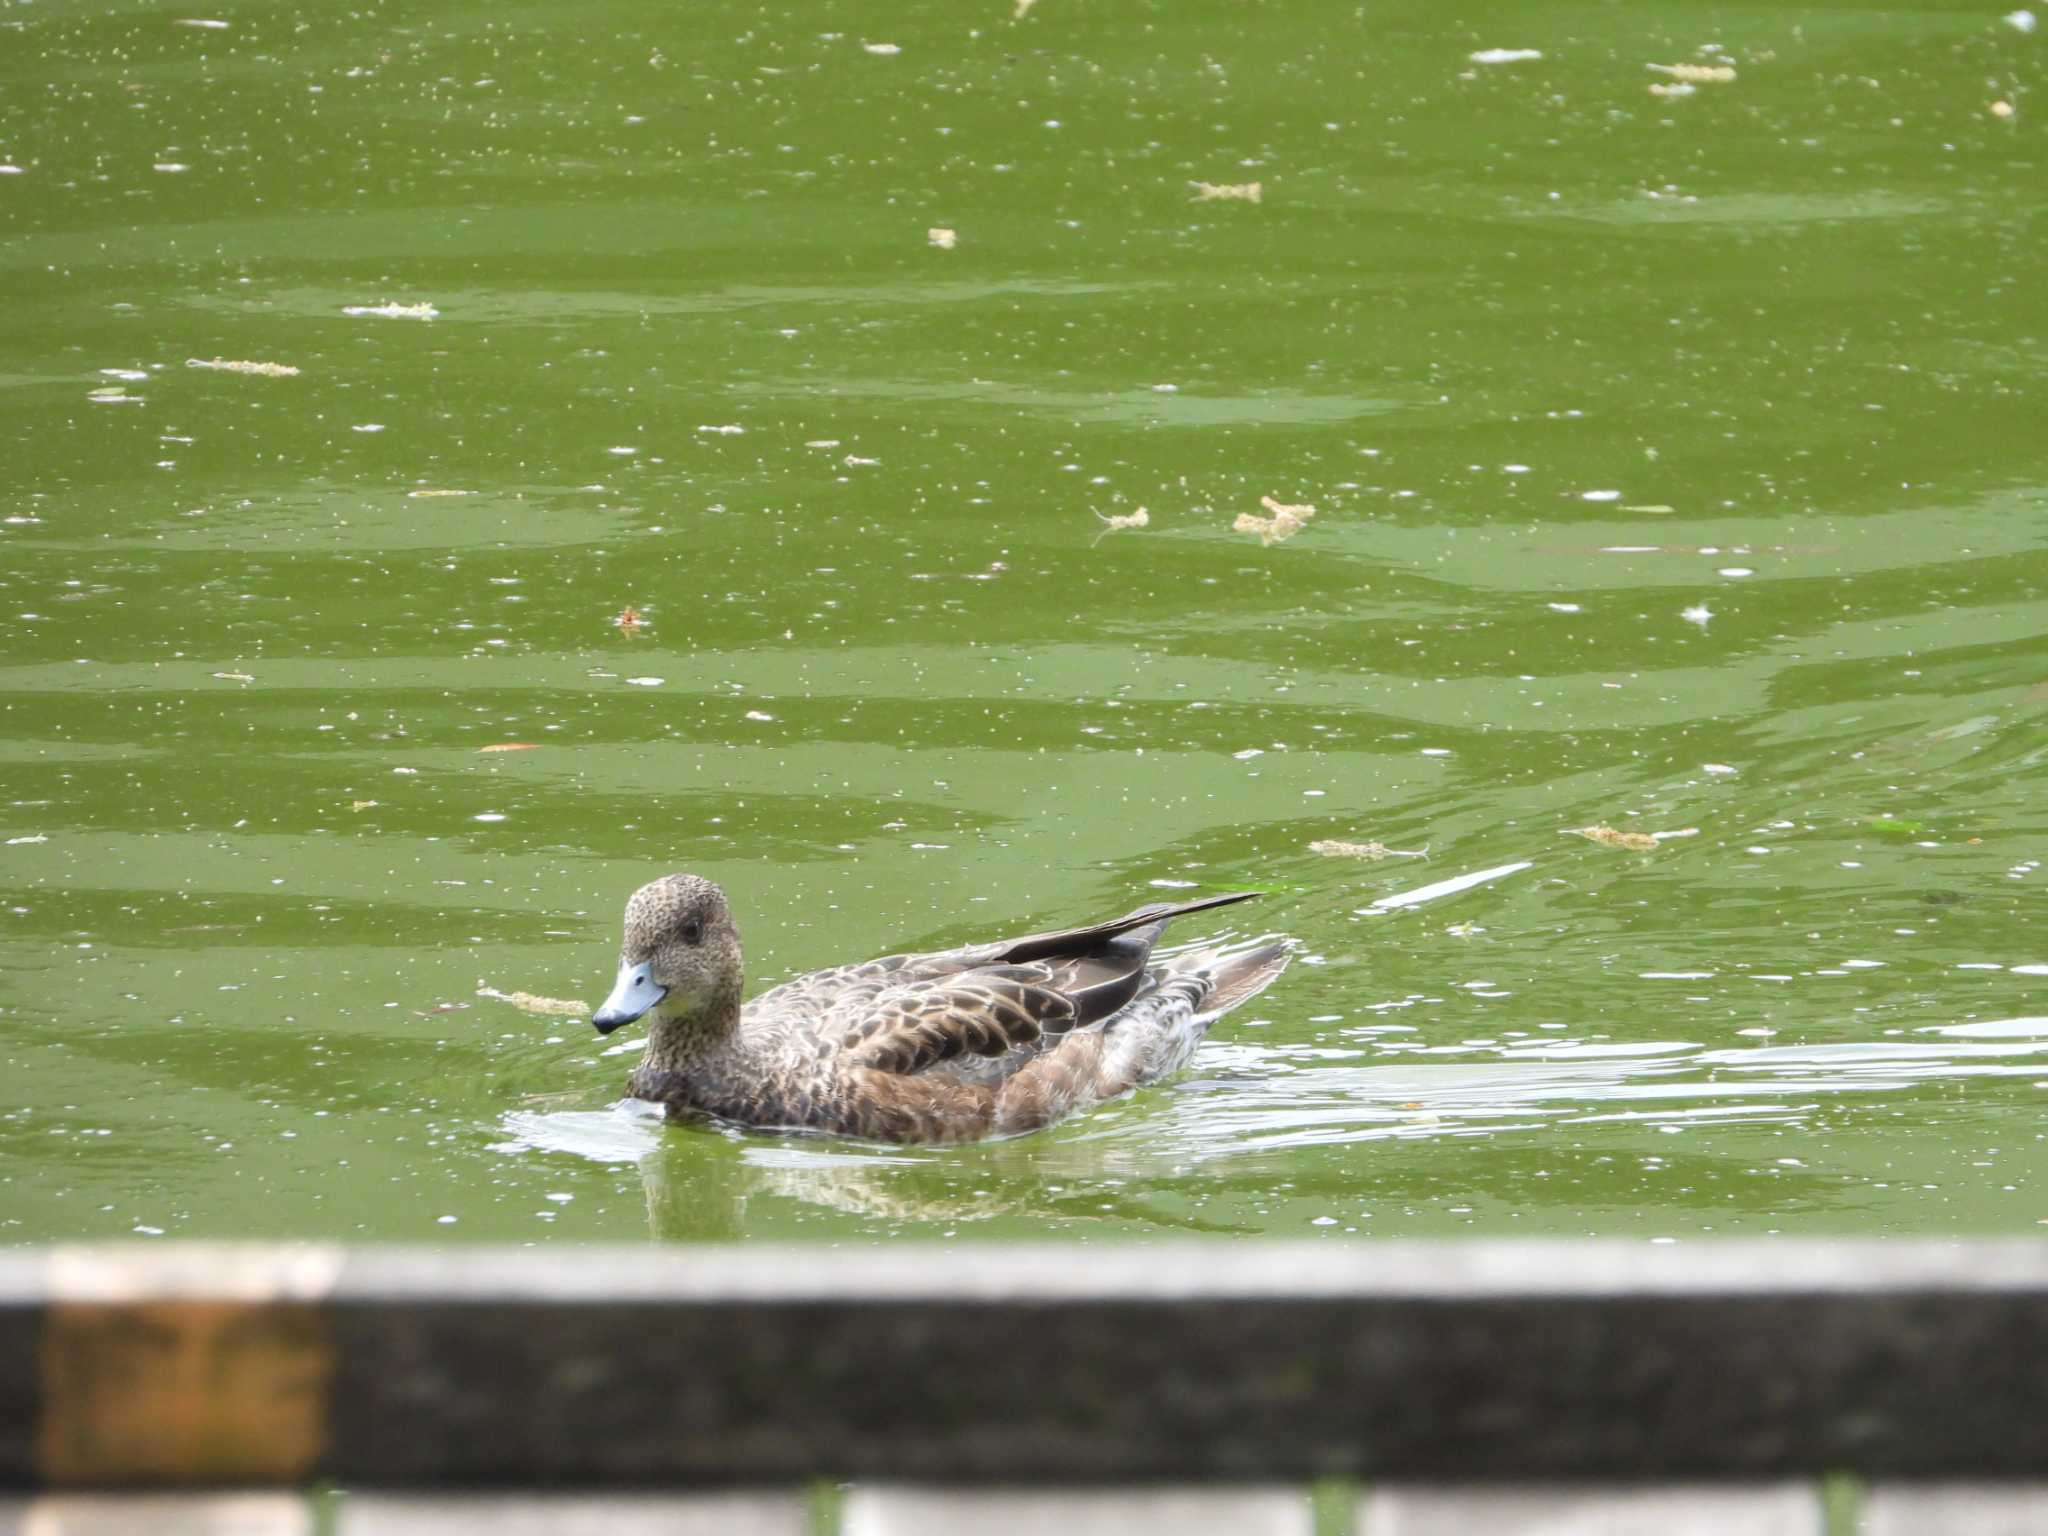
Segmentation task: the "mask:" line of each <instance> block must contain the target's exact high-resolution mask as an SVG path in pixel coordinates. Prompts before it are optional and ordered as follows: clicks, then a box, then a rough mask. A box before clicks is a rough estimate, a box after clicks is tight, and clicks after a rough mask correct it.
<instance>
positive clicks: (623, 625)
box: [612, 608, 646, 636]
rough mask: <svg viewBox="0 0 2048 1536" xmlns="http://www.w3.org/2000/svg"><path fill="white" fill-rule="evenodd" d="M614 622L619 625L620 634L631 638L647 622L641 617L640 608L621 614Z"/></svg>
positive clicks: (629, 609) (630, 609)
mask: <svg viewBox="0 0 2048 1536" xmlns="http://www.w3.org/2000/svg"><path fill="white" fill-rule="evenodd" d="M612 622H613V623H614V624H616V625H618V627H619V630H620V633H622V634H625V635H628V636H630V635H632V634H634V633H635V632H636V631H637V630H638V629H639V628H640V626H641V625H642V624H644V623H645V622H646V620H644V619H642V618H641V617H640V610H639V609H638V608H628V609H627V610H626V611H625V612H624V613H621V614H620V615H619V616H618V617H617V618H616V619H613V620H612Z"/></svg>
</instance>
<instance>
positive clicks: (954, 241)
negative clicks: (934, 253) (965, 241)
mask: <svg viewBox="0 0 2048 1536" xmlns="http://www.w3.org/2000/svg"><path fill="white" fill-rule="evenodd" d="M924 237H925V239H926V240H927V241H928V242H930V244H931V245H932V247H933V248H934V249H935V250H941V251H950V250H951V249H953V247H954V246H956V245H958V244H959V243H960V233H959V231H958V230H952V229H947V228H946V227H945V226H944V225H943V224H934V225H933V226H932V227H931V228H930V229H928V230H926V231H925V232H924Z"/></svg>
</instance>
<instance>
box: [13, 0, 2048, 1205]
mask: <svg viewBox="0 0 2048 1536" xmlns="http://www.w3.org/2000/svg"><path fill="white" fill-rule="evenodd" d="M1478 14H1479V13H1474V17H1473V18H1471V19H1460V18H1459V17H1457V16H1455V15H1452V14H1450V13H1448V12H1446V11H1445V10H1444V9H1443V8H1441V7H1435V6H1427V5H1422V4H1415V3H1407V4H1392V5H1386V6H1369V7H1348V6H1309V5H1293V6H1286V7H1281V6H1243V5H1239V4H1235V3H1224V0H1192V3H1186V4H1177V5H1171V6H1169V5H1166V4H1162V3H1152V4H1145V3H1140V4H1135V5H1130V6H1118V7H1099V6H1088V7H1084V6H1078V5H1075V4H1073V3H1072V0H1038V3H1036V4H1031V3H1028V0H1023V3H1020V0H977V3H975V4H973V5H969V6H959V5H946V6H940V5H932V6H915V7H910V8H908V9H904V8H896V9H894V10H892V11H890V12H888V13H887V14H886V15H884V14H881V13H877V12H875V11H874V10H873V9H872V8H871V7H857V6H854V5H850V4H828V5H819V6H803V7H796V8H771V7H755V6H749V5H744V4H736V3H730V0H711V3H707V4H702V5H693V6H690V7H687V8H678V7H674V6H666V5H654V4H647V3H638V0H635V3H627V0H594V3H589V4H584V5H580V6H576V7H567V8H563V7H555V8H548V9H546V10H542V9H537V8H514V9H510V10H508V9H507V8H505V7H502V6H491V5H482V4H475V3H462V0H449V3H436V4H427V3H423V0H389V3H384V4H375V5H371V6H367V7H362V8H353V9H342V8H331V9H329V10H327V11H325V12H320V11H304V10H302V9H301V8H298V7H291V6H284V5H278V4H274V3H267V0H235V3H233V4H230V5H227V6H224V7H222V8H219V9H215V10H194V11H192V12H191V13H189V14H173V13H172V12H168V11H165V10H163V9H161V8H158V7H153V6H144V5H141V4H138V3H133V0H116V3H113V4H97V5H92V6H86V5H80V4H74V3H69V0H59V3H42V4H27V3H21V0H16V3H13V4H11V5H0V33H4V35H5V46H4V48H0V285H4V286H0V293H4V296H5V306H6V314H7V317H8V323H7V325H6V327H5V334H4V336H0V387H4V391H5V393H4V399H5V401H6V406H7V411H6V418H5V420H6V425H5V429H4V431H5V438H6V452H5V459H4V467H0V612H4V614H5V625H6V632H7V636H8V639H7V645H6V651H5V654H4V658H0V667H4V671H0V709H4V720H5V724H6V728H5V732H4V736H0V758H4V763H5V771H4V786H5V793H4V797H0V801H4V804H0V872H4V885H5V903H4V926H0V1064H4V1071H5V1076H6V1087H5V1088H4V1090H0V1238H4V1239H6V1240H11V1241H17V1242H27V1241H47V1240H54V1239H77V1238H93V1237H111V1236H122V1235H127V1234H144V1235H148V1236H157V1235H168V1236H178V1237H244V1236H302V1237H327V1238H337V1239H405V1240H440V1239H448V1240H472V1239H494V1240H515V1241H533V1242H561V1241H576V1240H587V1239H598V1238H614V1239H616V1238H632V1237H635V1236H642V1235H645V1236H651V1237H655V1238H660V1239H673V1240H686V1241H688V1240H735V1239H737V1240H756V1239H789V1238H798V1239H826V1240H838V1241H879V1240H887V1239H893V1238H899V1237H904V1238H912V1239H923V1240H937V1239H944V1238H950V1237H962V1238H965V1237H971V1236H980V1237H999V1238H1025V1237H1056V1238H1066V1239H1087V1238H1091V1237H1098V1236H1112V1235H1117V1236H1126V1235H1144V1234H1165V1233H1218V1234H1233V1235H1252V1234H1256V1235H1262V1236H1263V1235H1270V1236H1278V1237H1297V1238H1298V1237H1315V1236H1328V1237H1330V1238H1332V1239H1341V1238H1350V1237H1371V1236H1380V1237H1389V1236H1453V1235H1537V1234H1556V1235H1582V1234H1607V1235H1618V1236H1626V1237H1632V1238H1638V1239H1642V1240H1647V1241H1670V1240H1679V1241H1685V1240H1692V1239H1696V1238H1701V1237H1706V1236H1710V1235H1720V1234H1737V1233H1740V1234H1750V1235H1761V1234H1765V1233H1804V1234H1827V1233H1861V1234H1883V1233H1919V1234H1948V1233H2019V1232H2028V1233H2031V1232H2035V1231H2037V1230H2038V1228H2039V1226H2040V1225H2041V1224H2042V1223H2044V1222H2048V1189H2044V1185H2043V1180H2044V1177H2048V1141H2044V1135H2043V1132H2044V1126H2043V1107H2044V1103H2048V931H2044V928H2043V925H2042V921H2041V918H2042V913H2043V889H2044V886H2048V869H2044V867H2043V861H2044V860H2048V836H2044V832H2048V729H2044V726H2048V638H2044V636H2048V432H2044V431H2043V429H2042V419H2043V418H2042V412H2043V399H2044V393H2043V387H2044V382H2048V351H2044V345H2043V333H2044V328H2048V298H2044V291H2043V287H2042V284H2041V281H2040V277H2041V251H2042V249H2043V240H2044V235H2048V212H2044V204H2043V202H2042V200H2041V198H2040V196H2039V189H2040V187H2041V185H2042V175H2043V158H2044V157H2043V153H2042V141H2041V138H2040V121H2039V114H2040V113H2041V112H2042V111H2043V110H2048V97H2043V96H2042V95H2041V94H2040V90H2039V88H2040V86H2041V83H2042V61H2043V49H2044V47H2048V35H2044V34H2043V33H2041V32H2040V31H2037V30H2036V29H2035V28H2034V25H2033V20H2032V17H2031V16H2030V15H2029V14H2028V13H2025V12H2016V13H2014V14H2013V15H2011V16H2001V15H2000V14H1999V13H1998V10H1997V8H1996V7H1984V8H1968V7H1937V8H1908V7H1900V6H1883V5H1809V6H1792V7H1781V8H1768V7H1766V8H1758V7H1753V6H1677V5H1668V4H1667V5H1637V6H1629V7H1618V6H1611V5H1587V4H1559V3H1541V4H1532V5H1527V6H1520V7H1516V8H1514V9H1513V10H1512V11H1510V12H1505V13H1502V14H1501V15H1500V16H1498V17H1497V18H1496V19H1492V20H1486V21H1484V22H1482V21H1480V20H1478V19H1476V18H1477V16H1478ZM246 365H267V366H262V367H255V368H252V367H249V366H246ZM1268 502H1270V503H1271V504H1273V505H1277V506H1280V507H1295V508H1303V507H1306V508H1313V515H1312V516H1311V515H1308V514H1307V513H1297V514H1290V515H1289V521H1290V522H1291V523H1293V524H1298V526H1294V527H1292V528H1291V530H1290V528H1289V527H1286V526H1283V527H1281V528H1280V529H1279V530H1277V531H1278V532H1280V533H1283V534H1288V535H1289V536H1287V537H1283V538H1278V539H1275V540H1273V541H1272V542H1270V543H1268V542H1262V540H1261V538H1260V536H1259V535H1258V533H1257V532H1256V531H1242V530H1240V529H1239V528H1237V527H1236V526H1235V525H1236V523H1237V520H1238V518H1239V517H1240V516H1244V515H1249V516H1251V517H1254V518H1261V517H1263V518H1269V519H1270V518H1272V517H1273V516H1275V515H1276V514H1275V513H1274V512H1273V511H1272V507H1271V506H1269V505H1266V504H1267V503H1268ZM1140 508H1143V509H1144V510H1145V514H1146V516H1145V519H1144V525H1143V526H1142V527H1140V526H1131V525H1130V524H1129V522H1128V521H1126V522H1125V523H1124V524H1123V525H1120V526H1114V527H1112V526H1110V524H1109V522H1108V521H1106V520H1108V519H1123V520H1130V519H1133V518H1134V517H1135V514H1136V513H1137V512H1138V510H1139V509H1140ZM1268 531H1269V532H1271V531H1275V530H1271V529H1270V528H1269V530H1268ZM493 749H499V750H493ZM1602 828H1605V829H1610V830H1611V831H1612V832H1613V833H1615V834H1621V835H1618V836H1607V835H1606V834H1604V833H1603V834H1600V835H1597V836H1593V837H1588V836H1586V835H1582V834H1583V831H1584V829H1595V830H1596V832H1597V830H1598V829H1602ZM1575 829H1576V830H1575ZM1318 843H1322V844H1330V843H1338V844H1346V843H1348V844H1353V845H1358V847H1357V848H1354V849H1353V850H1352V851H1350V852H1346V851H1345V850H1343V849H1341V848H1339V849H1337V850H1335V851H1334V852H1333V851H1329V850H1327V849H1326V850H1323V851H1318V850H1317V849H1316V847H1315V845H1316V844H1318ZM1372 845H1378V848H1377V849H1375V848H1373V847H1372ZM1359 849H1363V852H1360V851H1359ZM1379 850H1393V851H1394V852H1392V853H1389V854H1387V855H1386V856H1384V857H1372V856H1370V855H1371V854H1373V853H1375V852H1377V851H1379ZM671 869H689V870H694V871H696V872H698V873H701V874H704V875H707V876H710V877H711V878H713V879H716V880H718V881H719V882H721V883H722V884H723V885H725V886H726V887H727V889H728V890H729V891H730V893H731V896H732V900H733V902H734V905H735V909H736V911H737V914H738V916H739V921H740V925H741V929H742V932H743V934H744V936H745V940H746V944H747V956H748V965H749V971H750V975H751V976H752V977H753V978H754V980H755V981H756V983H757V984H761V985H765V984H767V983H768V982H771V981H774V980H777V979H780V978H782V977H785V976H787V975H790V974H793V973H795V972H797V971H801V970H805V969H809V968H812V967H815V966H818V965H823V964H827V963H833V962H838V961H843V960H853V959H860V958H864V957H866V956H869V955H875V954H880V953H886V952H889V951H891V950H896V949H902V948H908V947H943V946H946V945H950V944H954V943H960V942H965V941H969V940H973V939H977V938H985V937H993V936H998V935H1001V934H1004V933H1021V932H1029V931H1031V930H1033V929H1037V928H1043V927H1050V926H1056V925H1060V924H1065V923H1078V922H1084V921H1087V920H1090V919H1094V918H1098V917H1104V916H1109V915H1113V914H1115V913H1118V912H1122V911H1125V910H1127V909H1129V908H1130V907H1132V906H1135V905H1137V904H1138V903H1140V902H1142V901H1147V900H1158V899H1167V898H1172V897H1174V896H1176V895H1177V894H1179V895H1198V894H1202V893H1206V892H1212V891H1219V890H1228V889H1237V888H1251V889H1257V890H1260V891H1262V892H1264V893H1265V895H1264V898H1263V899H1262V900H1261V901H1260V902H1259V903H1257V904H1256V905H1254V906H1248V907H1244V908H1239V909H1233V910H1231V911H1229V912H1226V913H1219V914H1215V915H1214V916H1213V917H1211V918H1209V919H1206V920H1205V919H1200V918H1198V919H1191V920H1189V921H1188V922H1186V923H1184V924H1182V925H1180V926H1179V929H1178V930H1177V931H1176V932H1175V933H1174V934H1173V935H1171V937H1174V938H1177V939H1180V940H1183V941H1185V940H1194V939H1199V938H1203V937H1205V936H1214V935H1225V936H1235V937H1248V936H1250V935H1253V934H1257V933H1268V932H1270V933H1282V934H1286V935H1290V936H1292V937H1293V938H1294V939H1296V940H1297V941H1298V943H1299V951H1298V956H1297V959H1296V961H1295V963H1294V965H1293V967H1292V968H1291V970H1290V971H1289V973H1288V974H1287V975H1286V977H1285V978H1284V979H1283V980H1282V981H1281V982H1280V983H1279V984H1278V985H1277V986H1275V987H1274V988H1273V989H1272V990H1270V991H1269V992H1267V993H1266V994H1265V995H1264V996H1263V997H1262V998H1260V999H1259V1000H1258V1001H1257V1002H1256V1003H1255V1004H1253V1005H1252V1006H1251V1007H1249V1008H1247V1009H1245V1010H1243V1011H1241V1012H1239V1013H1237V1014H1234V1015H1232V1016H1230V1017H1229V1018H1227V1019H1225V1020H1224V1021H1223V1022H1222V1024H1221V1025H1220V1026H1219V1027H1218V1029H1217V1030H1216V1032H1215V1034H1214V1035H1213V1037H1212V1038H1211V1040H1210V1042H1209V1043H1208V1044H1207V1045H1206V1046H1205V1047H1204V1048H1203V1050H1202V1051H1201V1052H1200V1053H1199V1055H1198V1056H1197V1058H1196V1060H1195V1062H1194V1064H1193V1066H1192V1067H1191V1069H1190V1070H1189V1071H1188V1072H1186V1073H1185V1074H1183V1075H1182V1076H1181V1077H1179V1078H1178V1079H1176V1080H1175V1081H1173V1082H1171V1083H1168V1084H1163V1085H1160V1086H1157V1087H1154V1088H1152V1089H1150V1090H1148V1091H1146V1092H1145V1093H1143V1094H1141V1095H1139V1096H1137V1097H1135V1098H1132V1099H1129V1100H1126V1101H1122V1102H1119V1103H1117V1104H1114V1105H1111V1106H1108V1107H1106V1108H1104V1109H1101V1110H1099V1111H1097V1112H1095V1113H1092V1114H1089V1115H1086V1116H1084V1117H1082V1118H1079V1119H1076V1120H1074V1121H1071V1122H1069V1123H1066V1124H1064V1125H1062V1126H1060V1127H1058V1128H1056V1129H1054V1130H1052V1131H1050V1132H1048V1133H1045V1134H1041V1135H1038V1136H1034V1137H1030V1138H1025V1139H1020V1140H1014V1141H1008V1142H1003V1143H999V1144H995V1145H987V1146H981V1147H971V1148H966V1149H945V1150H906V1149H897V1148H874V1147H867V1146H860V1145H853V1144H846V1143H834V1142H829V1141H822V1140H815V1139H813V1140H804V1139H798V1138H792V1137H779V1136H767V1135H758V1134H751V1135H750V1134H739V1133H726V1132H721V1131H718V1130H715V1129H692V1128H687V1127H674V1128H665V1127H663V1126H662V1125H660V1124H659V1123H658V1122H656V1121H653V1120H650V1119H649V1118H648V1117H647V1116H645V1115H643V1114H640V1113H638V1112H636V1111H635V1109H634V1108H633V1107H631V1106H629V1105H621V1104H620V1102H619V1100H620V1095H621V1093H622V1086H623V1081H624V1076H625V1073H626V1070H627V1068H628V1067H629V1066H630V1065H631V1062H632V1060H633V1054H632V1053H633V1052H634V1051H635V1050H637V1044H638V1035H637V1032H635V1031H627V1032H625V1033H623V1034H622V1035H620V1036H618V1037H614V1039H613V1040H611V1041H603V1040H600V1039H598V1038H597V1037H596V1036H595V1035H594V1034H593V1032H592V1031H591V1029H590V1027H589V1025H588V1023H587V1022H586V1018H585V1017H581V1016H570V1015H561V1014H548V1013H545V1012H533V1011H530V1010H529V1009H528V1008H522V1007H521V1006H519V1005H518V1004H517V1003H515V1002H508V1001H505V1000H503V998H504V997H505V996H510V995H513V994H531V995H532V996H533V997H536V998H540V999H550V998H552V999H570V1000H581V1001H582V1002H583V1003H584V1004H585V1005H586V1006H587V1005H590V1004H594V1003H595V1002H596V1001H597V1000H599V999H601V998H602V996H603V994H604V992H605V990H606V989H607V988H608V987H609V985H610V982H611V977H612V972H613V969H614V966H615V963H616V955H617V944H618V917H619V911H620V908H621V905H622V904H623V901H624V899H625V897H626V895H627V894H628V893H629V892H630V891H631V890H632V889H633V888H634V887H635V886H637V885H639V884H640V883H641V882H642V881H644V880H646V879H649V878H651V877H653V876H654V875H657V874H660V873H663V872H665V871H668V870H671ZM1240 913H1245V914H1249V915H1248V916H1244V917H1243V918H1241V919H1240V916H1239V914H1240Z"/></svg>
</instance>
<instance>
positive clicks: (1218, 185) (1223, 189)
mask: <svg viewBox="0 0 2048 1536" xmlns="http://www.w3.org/2000/svg"><path fill="white" fill-rule="evenodd" d="M1195 196H1196V198H1197V199H1198V200H1200V201H1201V202H1205V203H1257V202H1262V201H1264V199H1265V192H1264V190H1263V183H1260V182H1256V181H1240V182H1215V181H1198V182H1196V183H1195Z"/></svg>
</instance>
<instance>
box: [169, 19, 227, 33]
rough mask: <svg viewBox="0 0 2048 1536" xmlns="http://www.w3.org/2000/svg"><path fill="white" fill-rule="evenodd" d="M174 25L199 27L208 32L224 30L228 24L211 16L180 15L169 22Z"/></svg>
mask: <svg viewBox="0 0 2048 1536" xmlns="http://www.w3.org/2000/svg"><path fill="white" fill-rule="evenodd" d="M171 25H172V26H174V27H200V28H203V29H204V30H206V31H208V32H225V31H226V30H227V28H228V24H227V23H226V22H224V21H218V20H216V19H215V18H213V17H211V16H180V17H178V18H177V19H176V20H174V21H173V22H172V23H171Z"/></svg>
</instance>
